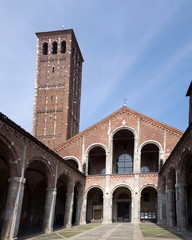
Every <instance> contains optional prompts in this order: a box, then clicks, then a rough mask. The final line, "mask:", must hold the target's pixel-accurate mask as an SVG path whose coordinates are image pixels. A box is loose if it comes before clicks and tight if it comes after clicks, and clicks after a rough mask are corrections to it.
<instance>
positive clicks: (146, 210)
mask: <svg viewBox="0 0 192 240" xmlns="http://www.w3.org/2000/svg"><path fill="white" fill-rule="evenodd" d="M140 220H141V221H151V222H156V221H157V190H156V189H155V188H153V187H146V188H144V189H143V190H142V192H141V212H140Z"/></svg>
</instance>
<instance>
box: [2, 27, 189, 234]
mask: <svg viewBox="0 0 192 240" xmlns="http://www.w3.org/2000/svg"><path fill="white" fill-rule="evenodd" d="M36 35H37V71H36V84H35V100H34V118H33V133H32V135H31V134H29V133H27V132H26V131H25V130H23V129H22V128H21V127H19V126H18V125H17V124H16V123H14V122H13V121H11V120H10V119H8V118H7V117H6V116H5V115H3V114H1V115H0V173H1V174H0V203H1V204H0V229H1V230H0V231H1V239H14V238H15V237H17V236H18V235H22V234H29V233H30V232H32V233H33V232H40V231H44V232H46V233H48V232H51V231H53V229H54V227H70V226H72V225H78V224H86V223H95V222H97V223H98V222H99V223H112V222H140V221H152V222H158V223H159V224H167V225H168V226H171V227H172V226H174V225H176V226H177V227H178V229H179V230H183V229H186V228H187V227H188V226H189V225H191V224H192V220H191V219H192V213H191V211H188V209H191V206H192V204H191V199H192V195H191V178H192V174H191V172H192V170H191V169H192V168H191V148H192V146H191V145H190V143H191V127H190V126H191V125H190V126H189V128H188V129H187V131H186V132H185V133H184V134H183V132H182V131H179V130H177V129H175V128H173V127H170V126H168V125H166V124H163V123H161V122H159V121H156V120H154V119H152V118H150V117H147V116H145V115H143V114H140V113H138V112H136V111H133V110H131V109H130V108H128V107H127V106H126V105H124V106H123V107H122V108H120V109H119V110H117V111H116V112H114V113H112V114H111V115H109V116H107V117H106V118H104V119H102V120H101V121H99V122H98V123H96V124H94V125H93V126H91V127H89V128H88V129H86V130H84V131H82V132H80V133H79V117H80V99H81V81H82V64H83V61H84V60H83V57H82V53H81V51H80V48H79V45H78V42H77V40H76V37H75V34H74V32H73V30H62V31H53V32H43V33H37V34H36ZM187 96H191V86H190V88H189V90H188V93H187ZM190 99H191V98H190ZM190 114H191V112H190ZM190 119H191V118H190ZM178 206H182V207H178Z"/></svg>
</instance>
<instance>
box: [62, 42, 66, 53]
mask: <svg viewBox="0 0 192 240" xmlns="http://www.w3.org/2000/svg"><path fill="white" fill-rule="evenodd" d="M61 53H66V42H65V41H62V42H61Z"/></svg>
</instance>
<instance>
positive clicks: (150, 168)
mask: <svg viewBox="0 0 192 240" xmlns="http://www.w3.org/2000/svg"><path fill="white" fill-rule="evenodd" d="M158 166H159V148H158V147H157V145H155V144H146V145H145V146H144V147H143V148H142V149H141V173H149V172H158V170H159V167H158Z"/></svg>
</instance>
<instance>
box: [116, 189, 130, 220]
mask: <svg viewBox="0 0 192 240" xmlns="http://www.w3.org/2000/svg"><path fill="white" fill-rule="evenodd" d="M112 198H113V201H112V221H113V222H131V201H132V196H131V191H130V190H129V188H127V187H125V186H119V187H117V188H116V189H115V190H114V191H113V196H112Z"/></svg>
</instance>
